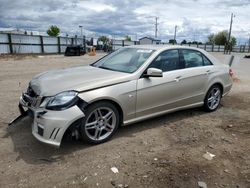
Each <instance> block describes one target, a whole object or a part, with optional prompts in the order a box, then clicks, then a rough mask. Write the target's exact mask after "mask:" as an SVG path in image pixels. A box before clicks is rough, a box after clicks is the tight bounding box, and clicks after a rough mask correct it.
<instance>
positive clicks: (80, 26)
mask: <svg viewBox="0 0 250 188" xmlns="http://www.w3.org/2000/svg"><path fill="white" fill-rule="evenodd" d="M79 28H80V29H81V38H82V45H83V36H82V25H79Z"/></svg>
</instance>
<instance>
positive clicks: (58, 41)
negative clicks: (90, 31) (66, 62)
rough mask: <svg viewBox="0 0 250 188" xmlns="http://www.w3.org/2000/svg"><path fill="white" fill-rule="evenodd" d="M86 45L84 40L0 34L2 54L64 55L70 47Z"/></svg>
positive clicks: (0, 52) (0, 50)
mask: <svg viewBox="0 0 250 188" xmlns="http://www.w3.org/2000/svg"><path fill="white" fill-rule="evenodd" d="M73 44H75V45H77V44H85V37H83V38H75V37H74V38H73V37H72V38H69V37H49V36H31V35H22V34H9V33H7V34H5V33H4V34H3V33H1V34H0V54H25V53H36V54H39V53H48V54H49V53H64V52H65V50H66V47H67V46H69V45H73Z"/></svg>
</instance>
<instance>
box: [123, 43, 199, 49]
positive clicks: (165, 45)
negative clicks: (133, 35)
mask: <svg viewBox="0 0 250 188" xmlns="http://www.w3.org/2000/svg"><path fill="white" fill-rule="evenodd" d="M126 48H140V49H148V50H168V49H176V48H178V49H192V50H198V51H200V50H201V49H199V48H195V47H189V46H181V45H169V44H157V45H132V46H126Z"/></svg>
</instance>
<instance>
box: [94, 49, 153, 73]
mask: <svg viewBox="0 0 250 188" xmlns="http://www.w3.org/2000/svg"><path fill="white" fill-rule="evenodd" d="M153 52H154V50H150V49H139V48H120V49H119V50H117V51H115V52H113V53H111V54H109V55H107V56H105V57H104V58H102V59H100V60H99V61H97V62H96V63H94V64H92V66H94V67H99V68H103V69H108V70H113V71H119V72H126V73H132V72H135V71H136V70H137V69H138V68H139V67H140V66H141V65H142V64H143V63H144V62H145V61H146V60H147V59H148V58H149V57H150V56H151V54H152V53H153Z"/></svg>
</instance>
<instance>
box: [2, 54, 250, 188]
mask: <svg viewBox="0 0 250 188" xmlns="http://www.w3.org/2000/svg"><path fill="white" fill-rule="evenodd" d="M215 55H216V56H217V57H219V58H220V59H222V60H223V59H224V58H225V56H224V55H222V54H215ZM100 56H102V54H99V55H98V56H97V57H88V56H81V57H63V56H56V55H54V56H40V57H35V56H34V57H15V58H12V57H4V58H0V67H1V68H0V88H1V92H0V114H1V116H0V139H1V141H0V157H1V159H0V187H1V188H3V187H127V186H128V187H138V188H139V187H198V184H197V182H198V181H203V182H205V183H206V184H207V186H208V187H244V188H245V187H246V188H247V187H250V72H249V71H250V59H242V58H241V57H242V55H239V54H236V56H237V58H236V62H235V63H234V64H233V69H234V72H235V76H236V77H237V79H235V82H234V86H233V90H232V92H231V93H230V94H229V95H228V96H226V97H224V98H223V100H222V104H221V106H220V108H219V109H218V110H217V111H216V112H213V113H205V112H203V111H202V110H201V109H192V110H185V111H181V112H177V113H172V114H168V115H164V116H162V117H158V118H155V119H152V120H148V121H144V122H141V123H137V124H134V125H130V126H126V127H122V128H121V129H120V130H118V132H117V134H116V135H115V136H114V138H113V139H112V140H111V141H109V142H107V143H104V144H101V145H96V146H90V145H87V144H84V143H82V142H81V141H66V142H64V143H63V145H62V147H61V148H60V149H55V148H52V147H50V146H47V145H44V144H41V143H39V142H38V141H37V140H36V139H35V138H34V137H33V136H32V134H31V128H30V125H31V120H30V119H29V118H26V119H24V120H23V121H22V122H20V123H18V124H16V126H15V127H12V128H10V129H7V124H8V122H9V121H10V120H11V119H13V118H14V117H16V116H17V115H18V108H17V104H18V99H19V96H20V94H21V92H22V90H24V89H25V88H26V86H27V83H28V81H29V80H30V79H31V78H32V77H33V76H34V75H35V74H37V73H39V72H43V71H46V70H48V69H54V68H59V67H69V66H75V65H80V64H88V63H90V62H93V61H94V60H95V59H96V58H98V57H100ZM227 59H228V58H226V60H227ZM206 152H210V153H212V154H215V155H216V156H215V157H214V158H213V159H212V160H210V161H209V160H207V159H205V158H204V157H203V154H205V153H206ZM111 167H117V168H118V170H119V173H117V174H114V173H113V172H112V171H111V169H110V168H111Z"/></svg>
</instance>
